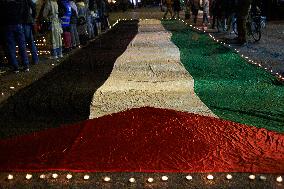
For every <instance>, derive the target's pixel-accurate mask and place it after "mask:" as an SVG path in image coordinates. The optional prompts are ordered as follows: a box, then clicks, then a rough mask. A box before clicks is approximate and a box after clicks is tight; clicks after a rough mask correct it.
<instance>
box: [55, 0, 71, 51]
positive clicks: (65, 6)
mask: <svg viewBox="0 0 284 189" xmlns="http://www.w3.org/2000/svg"><path fill="white" fill-rule="evenodd" d="M58 9H59V16H60V18H61V27H62V30H63V43H64V52H69V51H71V47H72V46H71V45H72V42H71V33H70V30H71V29H70V19H71V5H70V2H69V0H60V1H59V2H58Z"/></svg>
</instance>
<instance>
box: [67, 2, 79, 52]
mask: <svg viewBox="0 0 284 189" xmlns="http://www.w3.org/2000/svg"><path fill="white" fill-rule="evenodd" d="M69 1H70V5H71V18H70V32H71V41H72V47H73V48H76V47H79V46H80V40H79V34H78V31H77V22H78V9H77V6H76V4H75V2H74V0H69Z"/></svg>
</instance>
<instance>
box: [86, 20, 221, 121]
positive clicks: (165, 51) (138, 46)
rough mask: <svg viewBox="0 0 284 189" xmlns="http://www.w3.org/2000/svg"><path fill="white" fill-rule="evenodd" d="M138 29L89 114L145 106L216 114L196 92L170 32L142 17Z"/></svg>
mask: <svg viewBox="0 0 284 189" xmlns="http://www.w3.org/2000/svg"><path fill="white" fill-rule="evenodd" d="M138 31H139V32H138V34H137V35H136V36H135V38H134V39H133V40H132V42H131V43H130V44H129V46H128V47H127V49H126V51H125V52H124V53H123V54H122V55H121V56H120V57H119V58H118V59H117V60H116V62H115V64H114V68H113V71H112V73H111V75H110V76H109V78H108V79H107V81H106V82H105V83H104V84H103V85H102V86H101V87H100V88H99V89H98V90H97V91H96V93H95V94H94V96H93V100H92V103H91V106H90V116H89V118H90V119H92V118H96V117H100V116H104V115H108V114H111V113H116V112H120V111H124V110H127V109H131V108H139V107H145V106H150V107H156V108H166V109H174V110H178V111H185V112H192V113H196V114H200V115H206V116H212V117H216V115H214V114H213V113H212V112H211V110H209V108H208V107H207V106H206V105H205V104H204V103H203V102H202V101H201V100H200V99H199V97H198V96H197V95H196V94H195V92H194V80H193V78H192V77H191V76H190V74H189V73H188V72H187V71H186V69H185V68H184V66H183V65H182V64H181V62H180V52H179V49H178V48H177V47H176V46H175V45H174V44H173V43H172V42H171V40H170V38H171V33H170V32H167V31H166V30H165V28H164V27H163V26H162V24H161V22H160V21H159V20H143V21H140V22H139V28H138Z"/></svg>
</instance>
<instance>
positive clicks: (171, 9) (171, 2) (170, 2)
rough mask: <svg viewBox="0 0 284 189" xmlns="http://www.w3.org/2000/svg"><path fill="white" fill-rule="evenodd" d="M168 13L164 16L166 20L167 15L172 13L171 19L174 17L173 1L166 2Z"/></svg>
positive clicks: (167, 0)
mask: <svg viewBox="0 0 284 189" xmlns="http://www.w3.org/2000/svg"><path fill="white" fill-rule="evenodd" d="M166 7H167V9H166V12H165V14H164V17H163V18H164V19H165V18H166V17H167V14H168V13H170V15H171V18H172V17H173V1H172V0H166Z"/></svg>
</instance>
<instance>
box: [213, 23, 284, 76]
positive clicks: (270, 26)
mask: <svg viewBox="0 0 284 189" xmlns="http://www.w3.org/2000/svg"><path fill="white" fill-rule="evenodd" d="M213 35H214V36H215V37H216V38H219V39H221V40H222V39H225V38H234V37H236V36H235V35H234V34H227V33H213ZM233 48H235V49H237V50H239V51H240V53H241V54H243V55H245V56H248V57H250V58H251V59H252V60H254V61H256V62H258V63H260V64H261V65H262V66H263V67H266V68H268V69H269V70H271V69H272V70H273V71H275V72H278V73H280V74H282V75H283V76H284V21H274V22H273V21H271V22H268V23H267V25H266V27H265V28H263V29H262V37H261V40H260V41H259V42H254V41H253V40H252V39H250V38H249V42H248V44H247V45H244V46H237V45H234V46H233Z"/></svg>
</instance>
